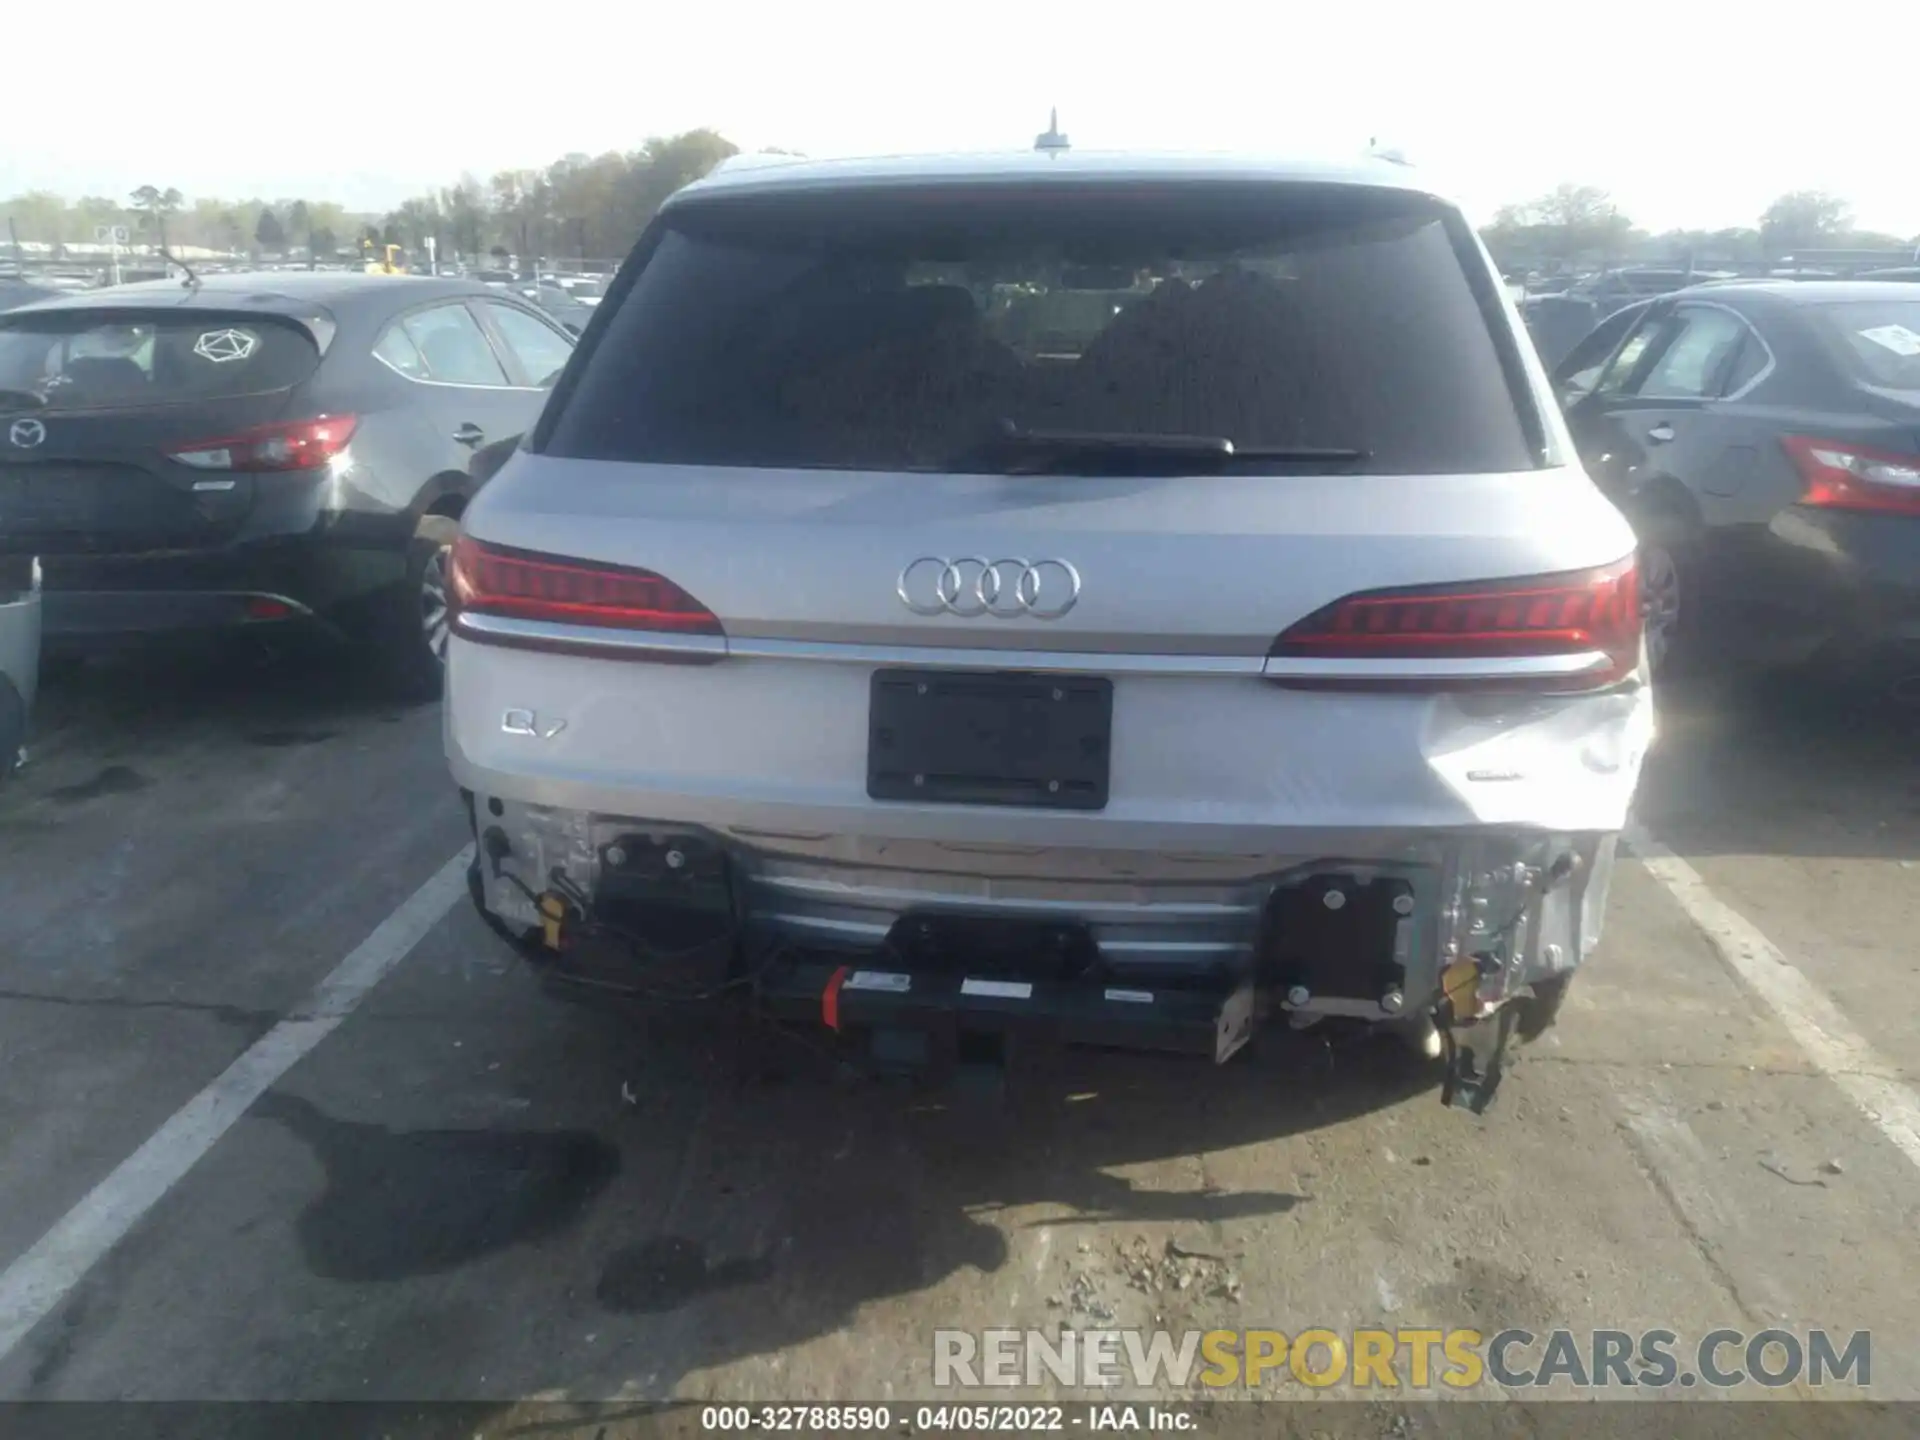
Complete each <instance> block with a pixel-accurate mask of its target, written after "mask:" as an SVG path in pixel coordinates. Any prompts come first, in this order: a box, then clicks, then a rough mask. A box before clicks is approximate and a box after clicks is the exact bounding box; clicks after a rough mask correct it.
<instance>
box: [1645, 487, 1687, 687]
mask: <svg viewBox="0 0 1920 1440" xmlns="http://www.w3.org/2000/svg"><path fill="white" fill-rule="evenodd" d="M1640 604H1641V609H1642V613H1643V614H1644V616H1645V623H1646V632H1647V668H1648V669H1649V670H1650V671H1651V672H1652V674H1653V676H1654V678H1655V679H1656V680H1670V679H1673V678H1674V677H1675V676H1678V675H1681V674H1684V673H1685V672H1686V671H1687V670H1688V669H1689V668H1690V667H1691V666H1692V665H1693V663H1694V661H1695V658H1696V657H1695V653H1694V646H1693V643H1692V641H1693V619H1694V616H1693V595H1692V591H1691V587H1690V585H1689V584H1688V569H1687V564H1686V549H1685V546H1684V543H1683V541H1682V539H1681V536H1680V533H1679V527H1678V526H1677V525H1673V524H1671V523H1660V522H1655V523H1654V524H1651V525H1649V526H1647V527H1646V529H1645V530H1644V531H1643V532H1642V535H1641V540H1640Z"/></svg>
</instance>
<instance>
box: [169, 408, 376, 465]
mask: <svg viewBox="0 0 1920 1440" xmlns="http://www.w3.org/2000/svg"><path fill="white" fill-rule="evenodd" d="M357 424H359V421H358V420H357V419H356V418H355V417H354V416H352V415H320V416H317V417H315V418H314V419H312V420H289V421H276V422H275V423H274V424H272V425H259V426H256V427H255V428H253V429H252V430H243V431H242V432H241V433H240V434H238V435H229V436H227V437H225V438H224V439H219V440H193V441H189V442H188V443H187V444H184V445H169V446H168V447H167V456H168V458H169V459H172V460H177V461H178V462H179V463H180V464H182V465H191V466H193V468H194V469H196V470H239V471H245V472H259V471H271V470H315V469H318V468H319V467H320V466H322V465H325V464H326V463H327V462H328V461H329V460H331V459H333V458H334V457H335V456H336V455H339V454H340V453H341V452H342V451H344V450H345V449H346V448H347V442H348V441H350V440H352V439H353V431H354V427H355V426H356V425H357Z"/></svg>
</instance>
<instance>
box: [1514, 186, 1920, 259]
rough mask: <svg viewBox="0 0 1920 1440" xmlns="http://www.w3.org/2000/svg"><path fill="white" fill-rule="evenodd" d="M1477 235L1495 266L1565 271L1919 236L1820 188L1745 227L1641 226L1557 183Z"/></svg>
mask: <svg viewBox="0 0 1920 1440" xmlns="http://www.w3.org/2000/svg"><path fill="white" fill-rule="evenodd" d="M1480 234H1481V237H1482V238H1483V239H1484V240H1485V241H1486V242H1487V249H1488V250H1489V251H1490V252H1491V253H1492V255H1493V257H1494V259H1495V260H1496V261H1497V262H1498V263H1499V264H1500V265H1501V266H1502V268H1524V267H1544V268H1550V269H1568V268H1572V267H1574V266H1577V265H1585V264H1601V265H1606V264H1616V263H1619V262H1621V261H1626V260H1670V261H1676V262H1678V261H1691V262H1693V263H1694V264H1697V265H1701V266H1710V265H1711V264H1713V263H1714V262H1721V263H1751V262H1757V261H1768V260H1783V259H1787V258H1789V257H1791V256H1793V255H1795V254H1796V253H1799V252H1802V251H1807V250H1816V249H1857V250H1888V251H1892V250H1907V251H1909V252H1911V251H1913V250H1914V249H1916V248H1920V235H1915V236H1900V235H1891V234H1887V233H1885V232H1883V231H1877V230H1864V229H1861V228H1860V227H1859V226H1857V225H1855V224H1854V220H1853V213H1852V209H1851V207H1849V206H1848V204H1847V202H1846V201H1844V200H1842V199H1840V198H1839V197H1838V196H1834V195H1829V194H1827V193H1826V192H1825V191H1821V190H1795V191H1791V192H1789V193H1787V194H1785V195H1782V196H1780V197H1779V198H1778V199H1776V200H1775V201H1774V202H1773V203H1772V204H1770V205H1769V206H1767V208H1766V209H1765V210H1764V211H1762V212H1761V213H1760V214H1759V215H1758V216H1757V217H1755V221H1754V223H1753V224H1751V225H1736V226H1730V227H1727V228H1725V229H1720V230H1666V231H1661V232H1659V233H1657V234H1656V233H1649V232H1648V231H1645V230H1642V229H1640V228H1639V227H1638V226H1636V225H1635V224H1634V223H1633V221H1632V220H1631V219H1630V218H1629V217H1628V216H1627V215H1626V214H1625V213H1624V212H1623V211H1622V210H1621V209H1620V207H1619V206H1618V205H1616V204H1615V203H1614V200H1613V197H1612V196H1611V195H1609V194H1608V193H1607V192H1606V191H1605V190H1601V189H1598V188H1597V187H1595V186H1592V185H1561V186H1560V187H1558V188H1557V189H1555V190H1554V191H1552V192H1551V193H1550V194H1546V195H1541V196H1539V197H1537V198H1536V199H1533V200H1529V201H1526V202H1524V203H1522V204H1518V205H1507V206H1503V207H1502V208H1501V209H1500V210H1499V211H1498V212H1497V213H1496V214H1495V215H1494V218H1493V223H1492V224H1490V225H1488V226H1486V227H1485V228H1484V229H1483V230H1482V231H1481V232H1480Z"/></svg>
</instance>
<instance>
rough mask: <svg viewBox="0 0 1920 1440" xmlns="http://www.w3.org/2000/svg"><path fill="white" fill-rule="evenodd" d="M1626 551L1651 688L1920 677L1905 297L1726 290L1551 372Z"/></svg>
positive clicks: (1912, 396) (1880, 289)
mask: <svg viewBox="0 0 1920 1440" xmlns="http://www.w3.org/2000/svg"><path fill="white" fill-rule="evenodd" d="M1554 380H1555V384H1556V387H1557V389H1558V390H1559V392H1560V399H1561V404H1562V406H1563V408H1564V409H1565V411H1566V415H1567V422H1568V426H1569V428H1570V429H1571V430H1572V432H1573V438H1574V442H1575V444H1576V446H1577V447H1578V449H1579V452H1580V455H1581V458H1582V460H1583V461H1584V462H1585V464H1586V467H1587V470H1588V472H1589V473H1590V474H1591V475H1592V476H1593V478H1594V480H1595V481H1596V482H1597V483H1598V484H1599V485H1600V486H1601V488H1602V489H1604V490H1605V491H1606V492H1607V493H1608V494H1609V496H1611V497H1612V499H1613V500H1614V502H1615V503H1616V504H1618V505H1619V506H1620V508H1621V509H1622V510H1623V511H1624V512H1625V513H1626V516H1627V518H1628V520H1630V521H1631V522H1632V523H1633V526H1634V529H1635V531H1636V532H1637V533H1638V535H1639V537H1640V541H1641V559H1640V585H1641V590H1642V593H1643V595H1644V597H1645V603H1646V605H1647V607H1648V614H1647V646H1648V651H1649V654H1650V656H1651V658H1652V660H1653V662H1654V665H1655V667H1656V669H1667V668H1669V667H1671V665H1673V664H1674V663H1675V662H1676V661H1679V660H1682V659H1689V658H1690V659H1694V660H1698V659H1702V658H1708V657H1711V658H1714V659H1722V660H1726V661H1730V662H1733V663H1736V664H1739V663H1743V662H1744V663H1745V664H1748V665H1752V666H1760V665H1780V664H1794V663H1799V662H1804V661H1809V660H1823V659H1831V660H1837V661H1840V662H1841V663H1842V664H1843V665H1846V666H1849V667H1852V668H1856V669H1857V668H1861V667H1865V668H1867V669H1868V670H1872V669H1875V668H1878V669H1880V670H1881V672H1882V673H1883V674H1884V675H1885V677H1886V678H1887V679H1888V680H1889V681H1892V682H1903V681H1905V682H1909V683H1910V681H1911V677H1913V676H1914V675H1915V674H1916V673H1920V292H1916V290H1915V289H1914V287H1913V286H1911V285H1903V284H1899V283H1897V282H1884V283H1873V282H1865V281H1842V280H1823V281H1760V280H1756V281H1730V282H1715V283H1712V284H1707V285H1697V286H1694V287H1692V288H1690V289H1687V290H1684V291H1681V292H1679V293H1677V294H1674V295H1670V296H1665V297H1662V298H1659V299H1653V300H1644V301H1641V302H1640V303H1638V304H1636V305H1632V306H1629V307H1628V308H1627V309H1625V310H1622V311H1620V312H1618V313H1616V314H1614V315H1612V316H1609V317H1608V318H1607V319H1606V320H1605V321H1604V322H1602V323H1601V324H1600V325H1599V326H1598V327H1597V328H1596V329H1595V330H1594V331H1593V332H1592V333H1591V334H1589V335H1588V336H1587V337H1586V338H1585V339H1584V340H1582V341H1581V342H1580V343H1579V344H1578V345H1576V346H1575V347H1574V349H1573V350H1572V352H1571V353H1569V354H1568V355H1567V357H1566V358H1565V359H1564V360H1562V361H1561V363H1560V364H1559V366H1558V367H1556V369H1555V371H1554Z"/></svg>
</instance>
